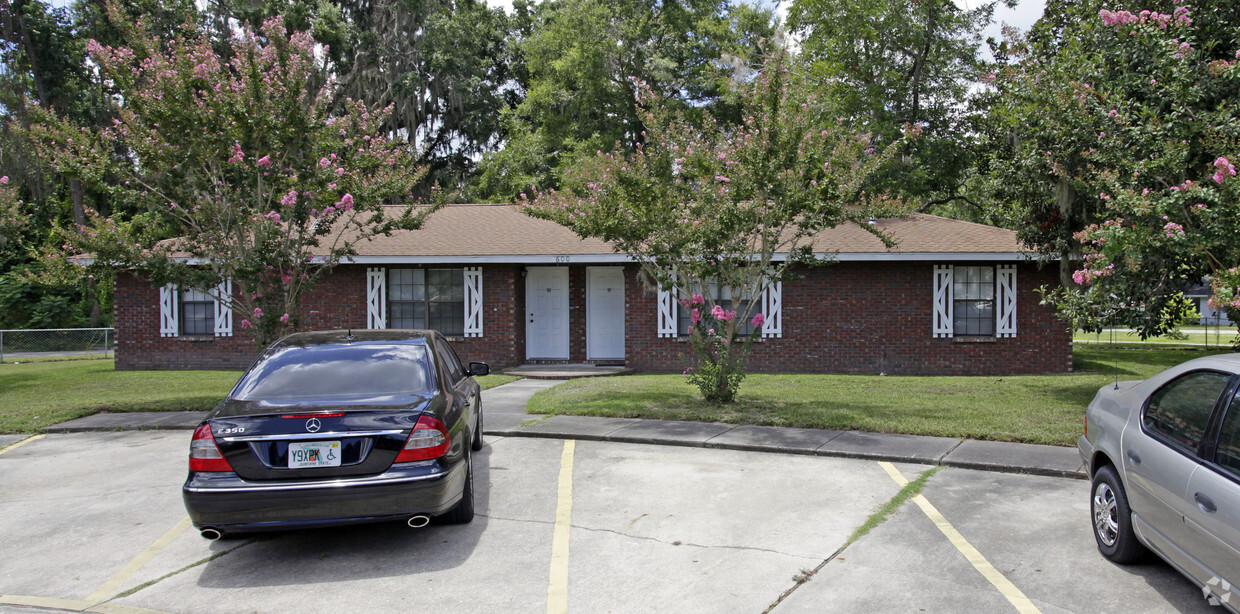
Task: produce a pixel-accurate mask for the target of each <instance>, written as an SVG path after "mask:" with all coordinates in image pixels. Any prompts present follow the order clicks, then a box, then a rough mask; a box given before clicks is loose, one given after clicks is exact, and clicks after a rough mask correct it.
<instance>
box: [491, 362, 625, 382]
mask: <svg viewBox="0 0 1240 614" xmlns="http://www.w3.org/2000/svg"><path fill="white" fill-rule="evenodd" d="M632 372H633V370H632V369H630V368H628V367H623V366H601V365H591V364H580V363H578V364H543V365H537V364H529V365H521V366H519V367H513V368H511V369H504V371H503V373H504V375H516V376H518V377H528V378H530V379H574V378H578V377H606V376H609V375H628V374H630V373H632Z"/></svg>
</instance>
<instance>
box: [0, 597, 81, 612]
mask: <svg viewBox="0 0 1240 614" xmlns="http://www.w3.org/2000/svg"><path fill="white" fill-rule="evenodd" d="M0 604H4V605H25V606H30V607H32V608H49V609H57V610H73V611H81V610H82V608H85V607H86V606H88V605H90V604H89V603H87V602H85V601H79V600H75V599H57V598H55V597H31V596H28V595H0Z"/></svg>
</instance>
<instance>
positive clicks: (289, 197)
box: [280, 190, 297, 207]
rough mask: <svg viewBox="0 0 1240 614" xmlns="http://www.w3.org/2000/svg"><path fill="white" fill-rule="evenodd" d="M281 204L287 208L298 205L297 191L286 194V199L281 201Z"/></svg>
mask: <svg viewBox="0 0 1240 614" xmlns="http://www.w3.org/2000/svg"><path fill="white" fill-rule="evenodd" d="M280 204H281V205H284V206H285V207H292V206H293V205H296V204H297V190H289V191H288V194H285V195H284V198H281V199H280Z"/></svg>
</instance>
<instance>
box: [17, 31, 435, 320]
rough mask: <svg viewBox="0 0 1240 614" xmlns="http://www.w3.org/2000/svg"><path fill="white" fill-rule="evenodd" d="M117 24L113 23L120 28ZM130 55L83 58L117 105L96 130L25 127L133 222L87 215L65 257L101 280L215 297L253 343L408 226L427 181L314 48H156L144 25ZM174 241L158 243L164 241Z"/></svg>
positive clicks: (275, 39)
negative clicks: (346, 96) (364, 248)
mask: <svg viewBox="0 0 1240 614" xmlns="http://www.w3.org/2000/svg"><path fill="white" fill-rule="evenodd" d="M115 17H116V16H115V15H114V18H115ZM128 35H129V42H130V46H129V47H111V46H105V45H102V44H99V43H98V42H95V41H92V42H91V43H90V45H89V51H90V55H91V59H92V61H93V62H95V63H96V64H97V65H98V66H99V70H100V71H101V72H102V73H103V76H104V78H105V79H107V80H108V82H110V83H111V85H112V87H113V97H114V99H115V100H118V101H121V102H122V103H123V104H122V105H118V107H117V108H116V109H115V114H116V119H115V120H114V121H113V123H112V125H111V126H107V127H105V128H102V129H98V130H92V129H89V128H80V127H78V126H76V125H74V124H73V123H72V122H71V121H69V120H67V119H64V118H61V117H58V116H56V115H54V114H53V113H50V112H48V111H47V110H43V111H42V113H41V115H40V119H41V123H39V124H37V125H35V126H33V127H32V129H31V136H32V137H33V138H34V139H35V140H36V142H37V144H38V147H39V150H40V152H41V154H42V155H45V156H47V157H48V158H50V159H51V160H53V162H54V164H55V165H56V166H57V167H58V168H59V170H60V171H61V172H62V173H64V174H66V175H68V176H72V177H79V178H81V179H82V180H83V181H85V182H87V183H89V184H90V185H92V186H95V187H96V188H97V189H99V190H102V191H105V192H106V193H107V194H108V195H109V197H110V198H111V199H113V200H115V201H118V202H123V203H126V204H127V205H128V206H129V207H130V208H131V209H136V210H140V211H142V212H143V213H141V214H139V215H135V216H134V217H133V218H132V219H114V218H111V217H105V216H102V215H97V214H96V215H92V216H91V220H90V222H91V228H90V229H89V230H88V231H87V232H85V233H83V234H77V233H65V235H66V238H65V240H66V243H65V245H64V246H63V247H64V248H65V249H74V250H77V251H81V252H89V253H91V254H93V263H94V264H93V265H92V266H93V267H95V268H97V269H115V268H134V269H137V270H140V271H142V272H144V273H146V274H147V275H148V276H149V278H150V280H151V281H152V282H153V283H155V284H165V283H176V284H179V285H181V286H182V287H185V288H198V289H202V290H205V291H209V292H211V293H214V288H215V286H216V284H218V283H220V282H221V281H223V280H232V283H233V292H232V294H231V295H229V296H216V298H218V299H220V300H222V301H224V302H225V303H226V304H227V305H228V306H229V307H231V308H232V309H233V311H234V313H236V314H237V317H238V320H239V323H238V324H239V326H240V327H241V328H243V329H247V328H248V329H250V330H251V331H252V334H253V336H254V337H255V339H256V340H257V341H259V342H260V343H264V342H266V341H267V340H269V339H271V338H272V337H273V336H274V335H276V334H277V333H279V332H280V331H282V330H286V329H288V328H295V327H296V325H297V323H298V319H299V313H298V310H297V306H298V304H299V299H300V297H301V296H302V295H303V294H304V293H305V292H306V291H307V290H308V289H310V288H311V287H313V285H314V283H315V281H316V280H317V279H318V278H319V277H320V276H321V275H322V274H323V273H324V272H325V271H326V270H328V269H329V268H331V266H333V265H334V264H336V263H338V262H340V261H341V260H342V259H343V258H346V257H348V256H349V255H352V254H355V253H356V252H357V246H358V245H359V244H360V243H362V242H364V241H366V240H367V239H368V238H369V237H372V236H374V235H376V234H383V233H389V232H391V231H393V230H397V229H411V228H416V227H417V226H419V225H420V224H421V222H422V220H423V219H424V218H425V216H426V215H427V214H428V213H429V212H430V211H431V210H432V209H433V206H427V207H421V208H414V207H409V206H399V207H388V206H386V205H396V204H402V205H407V204H408V203H409V201H410V196H409V195H410V193H411V191H412V190H413V189H414V188H415V187H417V185H418V182H419V181H420V180H421V178H422V176H423V174H424V171H423V170H422V169H420V168H418V167H417V166H416V165H415V164H414V160H415V152H414V151H412V150H411V148H410V147H409V146H408V145H407V144H406V143H405V142H404V141H401V140H393V139H391V138H389V136H388V134H387V133H386V132H385V131H384V130H383V126H384V121H385V120H386V118H387V113H388V112H389V110H388V109H368V108H367V107H366V106H365V105H363V104H362V103H360V102H352V101H350V102H348V103H347V104H346V106H345V110H344V112H343V113H340V114H332V113H331V101H332V99H333V96H334V94H335V91H336V88H337V87H338V86H337V85H336V84H335V83H334V82H332V81H331V80H324V78H323V75H322V74H321V71H320V69H319V67H318V65H317V64H316V55H315V54H316V47H315V45H314V43H313V41H312V40H311V38H310V37H309V35H307V34H305V33H292V34H290V33H288V32H286V30H285V28H284V25H283V22H282V20H280V19H278V18H277V19H272V20H269V21H267V22H266V23H264V24H263V26H262V29H261V30H260V31H250V30H247V31H245V32H243V33H242V34H240V35H238V36H236V37H234V38H233V39H232V40H231V41H230V43H229V45H228V52H227V54H226V55H221V54H220V53H217V51H216V50H215V49H214V48H213V45H212V42H211V41H210V40H209V39H207V37H205V36H202V35H187V36H178V37H176V38H174V39H172V40H167V41H163V40H160V39H158V37H155V36H153V35H151V34H150V33H148V32H147V31H146V30H145V29H144V27H143V25H142V23H141V22H137V23H136V24H135V25H134V27H133V28H132V30H130V31H129V32H128ZM169 236H170V237H175V239H173V240H168V241H159V239H162V238H164V237H169Z"/></svg>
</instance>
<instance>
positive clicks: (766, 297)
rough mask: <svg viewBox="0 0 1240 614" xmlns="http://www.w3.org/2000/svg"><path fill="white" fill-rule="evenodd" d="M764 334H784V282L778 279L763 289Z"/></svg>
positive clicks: (768, 335)
mask: <svg viewBox="0 0 1240 614" xmlns="http://www.w3.org/2000/svg"><path fill="white" fill-rule="evenodd" d="M762 317H763V318H765V319H764V320H763V321H762V336H763V337H767V338H770V337H777V338H778V337H783V336H784V282H782V281H779V280H776V281H773V282H771V283H769V284H767V285H766V287H765V288H763V289H762Z"/></svg>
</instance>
